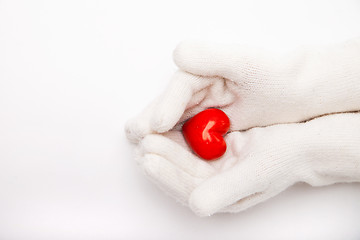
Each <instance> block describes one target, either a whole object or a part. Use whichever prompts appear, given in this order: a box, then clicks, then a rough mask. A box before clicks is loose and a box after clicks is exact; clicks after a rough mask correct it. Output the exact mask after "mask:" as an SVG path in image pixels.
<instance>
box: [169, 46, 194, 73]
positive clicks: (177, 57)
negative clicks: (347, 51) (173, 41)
mask: <svg viewBox="0 0 360 240" xmlns="http://www.w3.org/2000/svg"><path fill="white" fill-rule="evenodd" d="M197 45H199V44H198V43H197V42H195V41H189V40H185V41H182V42H180V43H179V44H178V45H177V46H176V48H175V49H174V51H173V60H174V62H175V64H176V65H177V66H178V67H179V68H180V69H184V70H187V69H186V66H187V64H186V63H187V61H188V60H189V59H192V58H193V57H194V56H192V55H193V54H194V53H196V50H198V48H197V47H196V46H197Z"/></svg>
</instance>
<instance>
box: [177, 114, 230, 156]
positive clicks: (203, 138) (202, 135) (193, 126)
mask: <svg viewBox="0 0 360 240" xmlns="http://www.w3.org/2000/svg"><path fill="white" fill-rule="evenodd" d="M229 128H230V120H229V118H228V116H227V115H226V114H225V113H224V112H223V111H221V110H220V109H216V108H211V109H207V110H204V111H202V112H200V113H198V114H196V115H195V116H194V117H192V118H191V119H190V120H188V121H187V122H186V123H185V124H184V125H183V127H182V132H183V135H184V138H185V140H186V141H187V143H188V144H189V145H190V147H191V148H192V149H193V150H194V152H195V153H196V154H197V155H199V156H200V157H202V158H203V159H205V160H214V159H216V158H219V157H221V156H222V155H223V154H224V153H225V152H226V142H225V140H224V137H223V136H224V135H225V134H226V133H227V131H228V130H229Z"/></svg>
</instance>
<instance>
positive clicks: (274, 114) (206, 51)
mask: <svg viewBox="0 0 360 240" xmlns="http://www.w3.org/2000/svg"><path fill="white" fill-rule="evenodd" d="M174 59H175V62H176V63H177V65H178V66H179V67H180V68H181V69H182V70H181V71H178V72H177V73H175V75H174V77H173V79H172V80H171V82H170V85H169V86H168V88H167V90H166V91H165V92H164V94H163V95H162V96H160V97H158V98H157V99H156V100H155V101H154V102H153V103H151V104H150V106H148V107H147V108H146V109H145V111H143V112H142V113H141V114H140V115H139V116H138V117H137V118H135V119H133V120H130V121H129V122H128V123H127V126H126V132H127V136H128V138H129V139H130V140H131V141H133V142H139V141H140V140H141V139H142V138H144V137H145V136H146V138H145V139H144V140H143V141H142V142H141V144H140V146H139V147H138V148H137V149H138V154H137V159H138V160H139V162H140V164H141V165H142V166H143V168H144V169H145V171H146V172H147V173H148V175H149V176H150V177H151V179H153V180H154V181H156V182H157V184H158V185H159V186H161V187H162V188H163V189H164V190H165V192H167V193H169V194H170V195H172V196H174V197H175V198H176V199H177V200H179V201H181V202H182V203H184V204H186V205H189V206H190V207H191V208H192V209H193V210H194V211H195V212H196V213H197V214H199V215H208V214H212V213H215V212H218V211H225V212H236V211H240V210H243V209H246V208H248V207H250V206H253V205H255V204H257V203H259V202H261V201H264V200H266V199H268V198H270V197H272V196H274V195H276V194H277V193H279V192H281V191H283V190H284V189H285V188H287V187H288V186H290V185H292V184H293V183H294V182H297V181H306V182H308V183H310V184H312V185H326V184H331V183H334V182H339V181H345V182H346V181H358V176H359V154H358V152H357V150H356V148H355V147H354V146H355V143H357V145H358V143H359V128H356V126H357V125H359V117H358V115H357V114H344V115H339V114H338V115H334V116H329V117H324V118H323V119H322V118H319V119H316V120H313V121H310V122H307V123H302V124H287V125H276V126H271V127H267V128H254V129H251V130H249V131H246V132H234V131H237V130H246V129H249V128H253V127H257V126H268V125H273V124H278V123H290V122H301V121H304V120H308V119H311V118H314V117H317V116H320V115H325V114H329V113H338V112H349V111H357V110H360V69H359V67H358V66H360V40H354V41H351V42H347V43H344V44H339V45H336V46H335V45H334V46H332V47H327V48H322V49H319V48H312V49H311V48H308V49H303V50H300V51H298V52H296V53H294V54H290V55H288V56H286V57H273V58H272V59H271V58H270V57H268V55H266V54H263V53H258V52H256V51H253V50H249V49H247V48H243V47H237V46H226V45H208V44H196V43H183V44H181V45H180V46H179V47H178V48H177V49H176V50H175V52H174ZM184 71H187V72H184ZM208 107H218V108H220V109H222V110H223V111H224V112H226V113H227V115H228V116H229V118H230V121H231V131H232V133H231V134H228V136H227V138H226V141H227V144H228V147H229V148H228V149H229V150H228V151H227V153H226V154H225V155H224V156H223V157H222V158H221V160H217V161H214V162H210V163H207V162H204V161H202V160H200V159H198V158H197V157H196V156H194V155H193V154H192V153H191V150H190V149H188V147H187V145H186V144H185V143H184V142H183V138H182V135H181V132H179V130H180V127H181V125H182V123H183V121H184V120H186V119H188V118H189V117H192V116H193V115H194V114H196V113H198V112H200V111H202V110H204V109H206V108H208ZM337 119H338V120H337ZM356 122H357V125H356ZM351 124H352V125H351ZM169 130H171V131H169ZM154 133H155V134H154ZM158 133H164V134H162V135H165V136H161V135H159V134H158ZM149 134H152V135H149ZM147 135H148V136H147ZM295 136H296V138H295ZM335 150H336V151H335ZM329 159H330V160H329ZM322 164H324V166H323V165H322ZM288 173H291V174H288ZM224 183H225V185H223V184H224ZM226 186H228V187H226Z"/></svg>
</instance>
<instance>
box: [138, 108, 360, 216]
mask: <svg viewBox="0 0 360 240" xmlns="http://www.w3.org/2000/svg"><path fill="white" fill-rule="evenodd" d="M225 140H226V142H227V145H228V150H227V152H226V154H225V155H224V156H223V157H221V158H220V159H219V160H216V161H209V162H206V161H204V160H202V159H199V158H198V157H197V156H195V155H194V154H192V153H191V151H190V150H189V149H188V148H187V146H186V144H185V143H184V141H183V138H182V136H181V132H180V131H170V132H168V133H166V134H163V135H161V134H150V135H147V136H146V137H145V138H144V139H143V140H142V141H141V144H140V146H139V148H138V161H139V162H140V165H141V166H142V168H143V169H144V170H145V172H146V173H147V175H148V176H149V177H150V179H151V180H153V181H154V182H155V183H156V184H157V185H158V186H159V187H160V188H161V189H162V190H164V191H165V192H166V193H168V194H169V195H171V196H172V197H174V198H175V199H176V200H178V201H180V202H181V203H183V204H185V205H187V206H189V207H190V208H191V209H192V210H193V211H194V212H195V213H196V214H197V215H199V216H208V215H211V214H213V213H216V212H239V211H242V210H245V209H247V208H249V207H251V206H254V205H256V204H258V203H260V202H263V201H265V200H267V199H269V198H271V197H273V196H275V195H277V194H278V193H280V192H282V191H283V190H285V189H286V188H288V187H289V186H291V185H293V184H294V183H296V182H306V183H308V184H310V185H312V186H324V185H329V184H333V183H337V182H359V181H360V148H359V144H360V113H347V114H346V113H343V114H334V115H328V116H324V117H320V118H316V119H314V120H311V121H308V122H305V123H292V124H279V125H274V126H270V127H265V128H253V129H251V130H248V131H245V132H232V133H230V134H228V135H227V136H226V138H225Z"/></svg>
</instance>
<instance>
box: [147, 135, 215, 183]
mask: <svg viewBox="0 0 360 240" xmlns="http://www.w3.org/2000/svg"><path fill="white" fill-rule="evenodd" d="M179 134H181V133H179ZM141 146H142V148H143V151H144V153H145V154H147V153H151V154H156V155H158V156H161V157H163V158H164V159H167V160H168V161H169V162H172V164H174V165H175V166H176V167H177V168H179V169H181V170H182V171H184V172H186V173H187V174H189V175H191V176H193V177H196V178H208V177H210V176H211V175H213V174H214V172H215V169H214V168H213V167H212V166H210V165H209V164H208V163H207V162H205V161H203V160H201V159H199V158H198V157H197V156H195V155H194V154H192V153H191V152H190V150H187V149H185V148H184V147H182V146H181V145H179V144H178V143H176V142H175V141H172V140H171V139H169V138H167V137H164V136H162V135H159V134H151V135H147V136H146V137H145V138H144V139H143V140H142V142H141Z"/></svg>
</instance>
